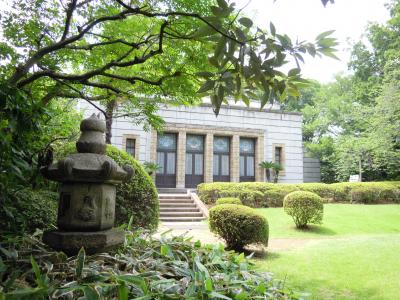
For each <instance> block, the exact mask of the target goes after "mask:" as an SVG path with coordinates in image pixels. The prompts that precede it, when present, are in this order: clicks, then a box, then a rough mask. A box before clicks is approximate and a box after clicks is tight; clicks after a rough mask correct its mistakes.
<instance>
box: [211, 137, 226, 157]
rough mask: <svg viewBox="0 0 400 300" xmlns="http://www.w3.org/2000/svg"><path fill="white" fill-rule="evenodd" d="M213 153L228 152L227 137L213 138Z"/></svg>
mask: <svg viewBox="0 0 400 300" xmlns="http://www.w3.org/2000/svg"><path fill="white" fill-rule="evenodd" d="M214 152H216V153H221V152H225V153H227V152H229V137H227V136H214Z"/></svg>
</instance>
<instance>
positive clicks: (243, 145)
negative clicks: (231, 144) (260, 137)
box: [240, 138, 254, 153]
mask: <svg viewBox="0 0 400 300" xmlns="http://www.w3.org/2000/svg"><path fill="white" fill-rule="evenodd" d="M240 153H254V139H247V138H241V139H240Z"/></svg>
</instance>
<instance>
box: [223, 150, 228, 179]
mask: <svg viewBox="0 0 400 300" xmlns="http://www.w3.org/2000/svg"><path fill="white" fill-rule="evenodd" d="M221 176H229V155H221Z"/></svg>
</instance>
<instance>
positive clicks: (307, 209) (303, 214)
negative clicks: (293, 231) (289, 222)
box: [283, 191, 324, 228]
mask: <svg viewBox="0 0 400 300" xmlns="http://www.w3.org/2000/svg"><path fill="white" fill-rule="evenodd" d="M283 208H284V210H285V212H286V213H287V214H288V215H289V216H291V217H292V218H293V221H294V223H295V224H296V227H297V228H307V224H309V223H313V224H321V223H322V217H323V214H324V204H323V202H322V199H321V197H320V196H318V195H317V194H314V193H312V192H305V191H295V192H292V193H290V194H287V195H286V196H285V199H284V200H283Z"/></svg>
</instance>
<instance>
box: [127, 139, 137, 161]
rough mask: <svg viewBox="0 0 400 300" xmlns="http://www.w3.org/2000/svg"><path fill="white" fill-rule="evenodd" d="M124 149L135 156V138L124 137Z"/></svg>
mask: <svg viewBox="0 0 400 300" xmlns="http://www.w3.org/2000/svg"><path fill="white" fill-rule="evenodd" d="M125 151H126V152H127V153H129V154H130V155H132V156H133V157H135V140H134V139H126V147H125Z"/></svg>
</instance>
